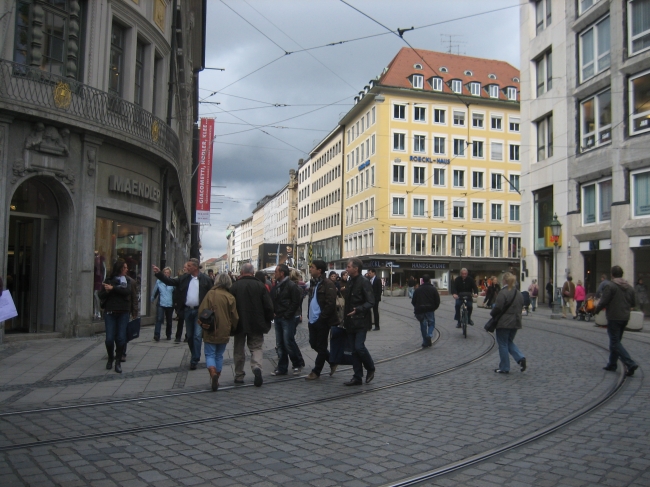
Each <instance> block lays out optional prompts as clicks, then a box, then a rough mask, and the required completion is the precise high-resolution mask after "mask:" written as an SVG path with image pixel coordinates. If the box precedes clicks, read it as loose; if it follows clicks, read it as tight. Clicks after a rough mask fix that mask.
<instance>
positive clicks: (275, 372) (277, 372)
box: [271, 369, 287, 375]
mask: <svg viewBox="0 0 650 487" xmlns="http://www.w3.org/2000/svg"><path fill="white" fill-rule="evenodd" d="M271 375H287V373H286V372H280V371H279V370H278V369H275V370H274V371H273V372H271Z"/></svg>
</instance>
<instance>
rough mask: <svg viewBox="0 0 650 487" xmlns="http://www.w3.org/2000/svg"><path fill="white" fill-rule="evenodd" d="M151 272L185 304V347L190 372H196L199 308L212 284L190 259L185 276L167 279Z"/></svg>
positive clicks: (200, 337) (156, 270) (198, 347)
mask: <svg viewBox="0 0 650 487" xmlns="http://www.w3.org/2000/svg"><path fill="white" fill-rule="evenodd" d="M153 272H154V273H155V275H156V278H157V279H158V280H159V281H162V282H163V283H165V284H167V285H168V286H176V287H177V288H178V290H179V292H180V296H181V301H182V302H183V303H185V309H184V310H183V313H184V318H185V333H186V334H187V345H188V346H189V347H190V352H192V359H191V361H190V370H196V364H198V363H199V359H200V358H201V345H202V339H203V328H201V326H200V325H199V323H198V313H199V306H200V305H201V302H202V301H203V298H204V297H205V295H206V294H207V293H208V291H209V290H210V289H212V286H213V285H214V282H212V279H210V278H209V277H208V276H207V275H205V274H203V273H202V272H199V261H198V260H197V259H190V260H188V261H187V262H186V263H185V274H183V275H182V276H178V277H167V276H166V275H165V274H163V273H162V272H160V269H159V268H158V267H156V266H153Z"/></svg>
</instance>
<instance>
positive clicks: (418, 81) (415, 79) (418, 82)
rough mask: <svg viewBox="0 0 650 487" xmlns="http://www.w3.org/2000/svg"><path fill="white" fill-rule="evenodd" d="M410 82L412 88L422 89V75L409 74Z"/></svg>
mask: <svg viewBox="0 0 650 487" xmlns="http://www.w3.org/2000/svg"><path fill="white" fill-rule="evenodd" d="M411 84H412V85H413V88H417V89H420V90H421V89H422V88H423V87H424V76H422V75H421V74H414V75H413V76H411Z"/></svg>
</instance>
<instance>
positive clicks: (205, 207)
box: [196, 118, 214, 223]
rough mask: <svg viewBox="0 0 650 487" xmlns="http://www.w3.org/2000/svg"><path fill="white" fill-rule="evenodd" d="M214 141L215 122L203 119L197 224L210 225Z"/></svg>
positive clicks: (197, 195)
mask: <svg viewBox="0 0 650 487" xmlns="http://www.w3.org/2000/svg"><path fill="white" fill-rule="evenodd" d="M212 139H214V120H213V119H211V118H202V119H201V129H200V132H199V167H198V169H197V173H198V177H197V183H196V184H197V188H196V223H210V192H211V190H212V142H213V140H212Z"/></svg>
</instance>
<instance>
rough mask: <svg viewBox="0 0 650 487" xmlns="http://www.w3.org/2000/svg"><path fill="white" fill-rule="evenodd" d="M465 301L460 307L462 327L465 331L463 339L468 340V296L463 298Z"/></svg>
mask: <svg viewBox="0 0 650 487" xmlns="http://www.w3.org/2000/svg"><path fill="white" fill-rule="evenodd" d="M461 299H462V300H463V302H462V304H461V305H460V327H461V328H462V330H463V337H465V338H467V325H468V323H469V311H468V309H467V299H468V298H467V296H463V297H462V298H461Z"/></svg>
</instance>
